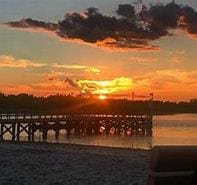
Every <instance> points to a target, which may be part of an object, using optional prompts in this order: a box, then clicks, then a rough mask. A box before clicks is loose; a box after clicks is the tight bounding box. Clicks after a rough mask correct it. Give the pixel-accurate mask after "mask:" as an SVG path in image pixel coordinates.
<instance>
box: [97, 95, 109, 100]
mask: <svg viewBox="0 0 197 185" xmlns="http://www.w3.org/2000/svg"><path fill="white" fill-rule="evenodd" d="M98 98H99V99H100V100H105V99H106V98H107V96H105V95H99V97H98Z"/></svg>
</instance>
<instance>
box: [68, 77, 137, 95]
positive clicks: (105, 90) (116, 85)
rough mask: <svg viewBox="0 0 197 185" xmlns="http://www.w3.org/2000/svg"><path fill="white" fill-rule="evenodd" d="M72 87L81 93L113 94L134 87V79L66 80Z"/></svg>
mask: <svg viewBox="0 0 197 185" xmlns="http://www.w3.org/2000/svg"><path fill="white" fill-rule="evenodd" d="M66 82H67V83H69V84H70V85H71V86H72V87H74V88H76V89H78V90H79V91H80V92H81V93H89V94H113V93H121V92H125V91H128V90H130V89H132V88H133V80H132V79H131V78H126V77H120V78H115V79H113V80H102V81H99V80H78V81H73V80H71V79H67V81H66Z"/></svg>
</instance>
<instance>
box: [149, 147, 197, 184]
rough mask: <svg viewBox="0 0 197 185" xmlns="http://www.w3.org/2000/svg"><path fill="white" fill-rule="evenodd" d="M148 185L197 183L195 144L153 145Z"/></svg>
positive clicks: (196, 152) (196, 149)
mask: <svg viewBox="0 0 197 185" xmlns="http://www.w3.org/2000/svg"><path fill="white" fill-rule="evenodd" d="M148 185H197V146H170V147H169V146H165V147H161V146H160V147H159V146H157V147H154V148H153V150H152V156H151V164H150V175H149V181H148Z"/></svg>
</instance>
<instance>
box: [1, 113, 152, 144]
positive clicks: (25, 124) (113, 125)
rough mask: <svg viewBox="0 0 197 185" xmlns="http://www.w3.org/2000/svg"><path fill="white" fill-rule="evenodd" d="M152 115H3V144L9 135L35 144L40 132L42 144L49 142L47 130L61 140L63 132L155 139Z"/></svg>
mask: <svg viewBox="0 0 197 185" xmlns="http://www.w3.org/2000/svg"><path fill="white" fill-rule="evenodd" d="M152 119H153V116H152V115H151V114H129V115H97V114H50V115H33V114H0V141H3V140H6V138H7V137H6V135H10V136H11V137H10V138H11V140H12V141H20V137H21V135H22V134H23V136H24V135H25V136H26V137H27V139H28V141H29V142H34V141H35V133H36V132H40V133H41V135H42V141H43V142H46V141H47V135H48V131H50V130H52V131H54V132H55V138H56V140H58V138H59V133H60V131H61V130H65V131H66V136H67V137H70V136H72V135H74V136H85V135H88V136H91V135H99V134H106V135H109V134H116V135H123V134H124V135H130V136H152V127H153V121H152Z"/></svg>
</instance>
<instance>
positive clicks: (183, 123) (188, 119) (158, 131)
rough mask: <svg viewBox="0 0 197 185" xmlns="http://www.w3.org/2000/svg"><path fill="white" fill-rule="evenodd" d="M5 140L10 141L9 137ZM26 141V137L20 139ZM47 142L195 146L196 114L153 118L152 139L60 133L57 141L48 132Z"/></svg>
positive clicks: (149, 146) (150, 146)
mask: <svg viewBox="0 0 197 185" xmlns="http://www.w3.org/2000/svg"><path fill="white" fill-rule="evenodd" d="M6 139H11V138H10V136H9V135H7V136H6ZM20 139H21V140H23V141H27V137H26V136H22V137H21V138H20ZM35 141H42V134H41V133H40V132H36V133H35ZM47 141H48V142H53V143H54V142H59V143H71V144H83V145H96V146H109V147H123V148H135V149H150V148H152V147H153V146H155V145H197V114H181V115H179V114H178V115H167V116H166V115H165V116H155V117H154V126H153V137H136V136H135V137H131V136H125V135H121V136H117V135H109V136H106V135H99V136H81V137H74V136H72V137H70V138H67V137H66V131H64V130H63V131H61V132H60V136H59V140H58V141H57V140H56V139H55V132H54V131H49V132H48V140H47Z"/></svg>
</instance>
